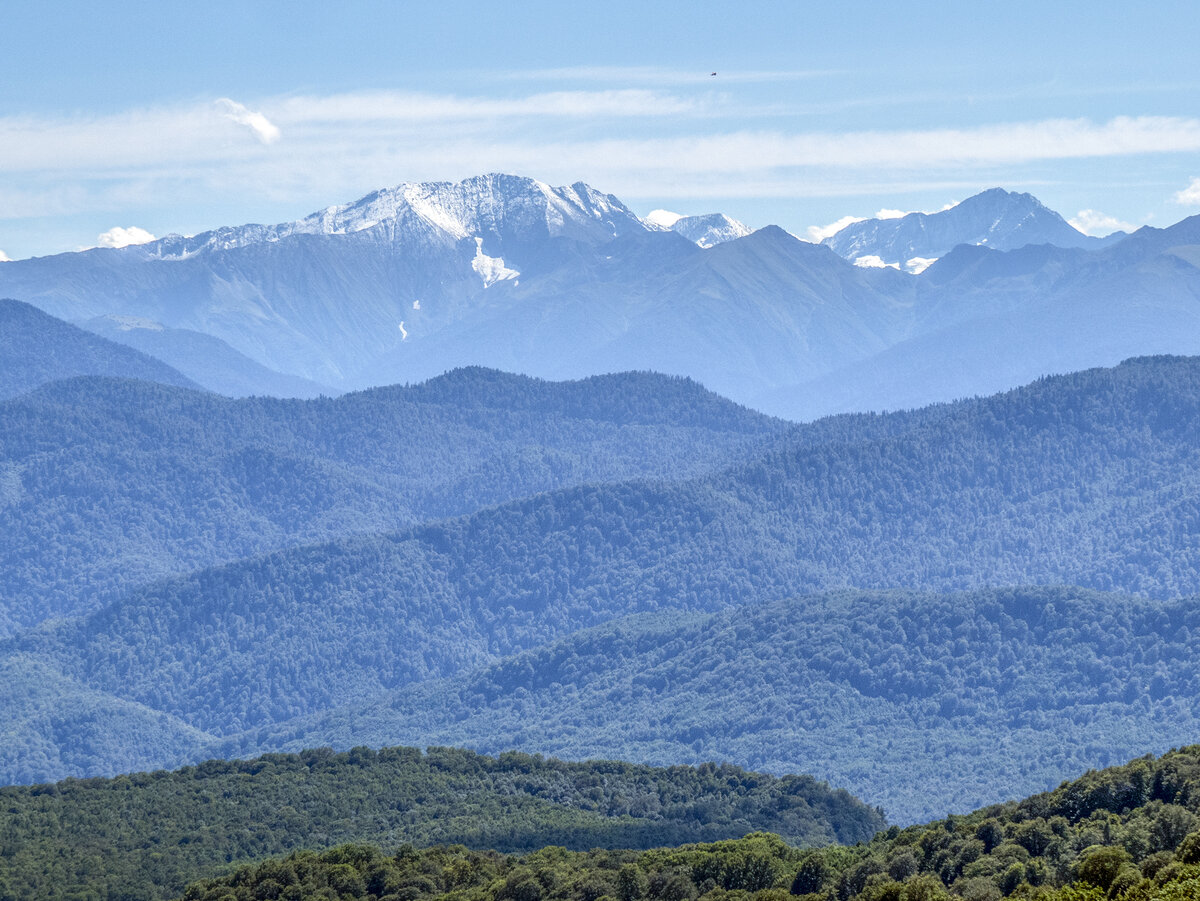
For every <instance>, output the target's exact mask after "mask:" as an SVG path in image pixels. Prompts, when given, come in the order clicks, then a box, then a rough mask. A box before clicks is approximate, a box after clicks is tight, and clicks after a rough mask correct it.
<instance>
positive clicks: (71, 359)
mask: <svg viewBox="0 0 1200 901" xmlns="http://www.w3.org/2000/svg"><path fill="white" fill-rule="evenodd" d="M0 361H3V364H2V365H0V400H6V399H8V398H11V397H16V396H17V395H19V394H24V393H25V392H26V391H31V390H33V389H34V388H36V387H38V386H39V385H44V384H46V383H47V382H52V381H56V380H58V379H65V378H70V377H71V376H79V375H97V376H114V377H119V378H130V379H145V380H147V381H150V382H162V383H163V384H166V385H177V386H180V387H185V388H198V387H199V386H198V385H197V384H196V383H195V382H193V381H191V380H190V379H188V378H187V377H186V376H184V375H183V374H182V373H180V372H178V371H176V370H174V369H172V368H171V367H170V366H168V365H167V364H166V363H163V362H161V361H160V360H157V359H155V358H154V357H150V356H147V355H146V354H144V353H141V352H140V351H137V350H134V349H133V348H131V347H126V346H125V345H123V344H117V343H116V342H114V341H109V340H108V339H107V338H101V337H100V336H99V335H93V334H92V333H91V332H86V331H84V330H83V329H81V328H78V327H76V326H74V325H71V324H70V323H67V322H63V321H62V320H61V319H56V318H55V317H53V316H51V315H50V314H48V313H43V312H42V311H41V310H39V309H38V308H37V307H33V306H30V305H29V304H27V303H22V302H21V301H19V300H6V299H3V298H0Z"/></svg>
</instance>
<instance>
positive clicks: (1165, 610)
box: [218, 588, 1200, 824]
mask: <svg viewBox="0 0 1200 901" xmlns="http://www.w3.org/2000/svg"><path fill="white" fill-rule="evenodd" d="M1197 636H1200V607H1198V605H1197V603H1196V601H1195V599H1189V600H1186V601H1169V602H1163V601H1151V600H1147V599H1145V598H1137V597H1131V596H1128V595H1112V594H1099V593H1096V592H1086V591H1080V590H1078V589H1064V588H1044V589H1003V590H995V591H980V592H970V593H955V594H948V595H929V594H913V593H907V592H889V593H845V594H835V595H829V596H817V597H804V598H798V599H794V600H790V601H785V602H772V603H767V604H757V605H750V606H747V607H739V608H735V609H732V610H728V611H725V612H722V613H718V614H707V615H690V616H688V615H682V616H681V615H671V616H667V615H663V614H657V615H642V616H635V617H630V618H626V619H621V620H618V621H617V622H615V623H611V624H608V625H605V626H600V627H597V628H595V629H591V630H587V631H585V632H582V633H579V634H576V635H572V636H570V637H569V638H565V639H563V640H562V641H560V642H556V643H554V644H551V645H548V646H545V647H541V648H538V649H535V650H532V651H528V652H526V653H524V654H519V655H515V656H513V657H509V658H506V659H504V660H502V661H499V662H497V663H493V664H488V665H485V666H483V667H480V668H478V669H476V670H475V671H473V672H470V673H467V674H465V675H463V676H458V677H454V678H450V679H445V680H440V681H436V682H432V683H424V684H420V685H415V686H412V687H410V688H407V689H403V690H401V691H397V692H394V693H392V694H390V695H388V696H386V697H384V698H382V699H380V700H376V701H373V702H371V703H368V704H363V705H355V706H352V707H349V708H344V709H338V710H334V711H331V712H328V713H324V714H320V715H317V716H314V717H310V718H306V719H302V720H299V721H295V722H289V723H283V724H280V725H278V726H273V727H268V728H264V729H261V730H257V731H255V732H253V733H251V734H249V735H245V736H240V737H238V738H236V739H233V740H230V741H228V742H226V743H224V744H223V745H221V746H219V748H218V750H219V751H220V752H221V754H222V755H225V756H228V755H233V754H239V755H241V754H248V753H255V752H256V750H258V749H265V748H272V749H275V748H283V749H295V748H305V747H319V746H322V745H326V744H328V745H333V746H335V747H350V746H352V745H354V744H358V743H364V744H372V745H381V744H386V743H389V742H397V741H398V742H417V741H424V742H433V743H437V744H454V745H466V746H469V747H472V748H476V749H478V750H483V751H489V752H494V751H498V750H502V749H506V748H514V747H519V748H524V749H527V750H532V751H539V752H544V753H548V754H554V755H557V756H565V757H568V758H579V757H586V756H589V755H600V756H603V757H614V758H620V759H623V760H640V761H648V762H654V763H662V764H667V763H699V762H702V761H705V760H736V761H739V762H742V763H743V764H744V765H747V766H752V767H754V768H755V769H764V770H767V771H770V772H776V773H784V772H809V773H814V774H816V775H818V776H819V777H820V778H822V779H825V780H827V781H829V782H830V784H833V785H838V786H844V787H845V788H847V789H849V790H850V791H852V792H854V793H855V794H856V795H857V796H859V797H861V798H864V799H865V800H867V801H868V802H869V803H872V804H877V805H880V806H882V807H883V809H884V810H885V811H886V812H887V815H888V818H889V819H890V820H891V821H892V822H898V823H902V824H904V823H912V822H918V821H921V820H925V819H929V818H932V817H937V816H944V815H945V814H946V813H949V812H955V813H963V812H966V811H969V810H971V809H973V808H975V807H979V806H982V805H984V804H987V803H990V802H993V801H995V800H996V799H999V798H1010V797H1014V796H1018V795H1021V794H1024V793H1027V792H1029V791H1031V790H1037V789H1042V788H1049V787H1050V786H1052V785H1056V784H1058V782H1059V781H1061V780H1062V778H1063V776H1064V775H1066V774H1071V773H1078V772H1081V771H1083V770H1086V769H1087V768H1088V767H1091V766H1096V765H1103V764H1106V763H1110V762H1112V761H1114V760H1124V759H1128V758H1129V757H1132V756H1134V755H1136V754H1139V753H1143V752H1145V751H1147V750H1155V751H1163V750H1166V749H1167V748H1170V747H1172V746H1175V745H1179V744H1183V743H1186V742H1187V741H1188V740H1190V739H1191V738H1192V737H1194V736H1197V735H1200V707H1198V706H1197V704H1196V700H1195V699H1196V698H1197V697H1198V696H1200V650H1198V649H1197V647H1196V638H1197Z"/></svg>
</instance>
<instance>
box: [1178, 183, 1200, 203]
mask: <svg viewBox="0 0 1200 901" xmlns="http://www.w3.org/2000/svg"><path fill="white" fill-rule="evenodd" d="M1172 199H1173V200H1174V201H1175V202H1176V203H1182V204H1184V205H1185V206H1200V178H1193V179H1192V183H1191V184H1190V185H1188V186H1187V187H1186V188H1184V189H1183V190H1182V191H1180V192H1178V193H1177V194H1176V195H1175V196H1174V198H1172Z"/></svg>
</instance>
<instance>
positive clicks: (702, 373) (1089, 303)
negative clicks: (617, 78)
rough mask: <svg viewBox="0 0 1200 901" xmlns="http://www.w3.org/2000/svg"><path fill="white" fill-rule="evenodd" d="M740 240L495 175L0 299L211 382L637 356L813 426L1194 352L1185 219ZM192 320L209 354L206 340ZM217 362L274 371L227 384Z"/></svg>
mask: <svg viewBox="0 0 1200 901" xmlns="http://www.w3.org/2000/svg"><path fill="white" fill-rule="evenodd" d="M666 222H669V223H670V224H669V226H668V225H665V224H663V223H666ZM747 231H748V230H747V229H746V228H745V227H744V226H742V225H741V224H740V223H737V222H735V221H733V220H730V219H728V217H724V216H722V215H721V214H712V215H709V216H697V217H679V218H672V217H671V216H667V217H666V218H665V219H664V218H662V217H659V218H658V220H657V222H656V221H644V220H642V219H640V218H639V217H637V216H636V215H635V214H634V213H633V212H632V211H631V210H629V208H628V207H626V206H625V205H624V204H622V203H621V201H619V200H618V199H617V198H615V197H613V196H611V195H608V194H604V193H602V192H599V191H596V190H595V189H593V188H590V187H588V186H587V185H584V184H576V185H573V186H571V187H562V188H552V187H550V186H548V185H545V184H543V183H541V182H537V181H535V180H533V179H528V178H521V177H516V176H506V175H489V176H480V177H476V178H472V179H467V180H466V181H463V182H460V183H457V184H447V183H431V184H407V185H401V186H399V187H397V188H392V189H387V190H383V191H378V192H375V193H373V194H371V195H368V196H366V197H364V198H362V199H360V200H358V201H356V202H354V203H351V204H345V205H341V206H335V207H330V208H329V209H326V210H323V211H320V212H318V213H314V214H313V215H311V216H309V217H307V218H305V219H301V220H298V221H296V222H291V223H283V224H279V225H274V226H261V225H249V226H240V227H227V228H221V229H217V230H215V231H212V232H206V233H204V234H201V235H197V236H195V237H192V238H183V237H179V236H170V237H167V238H164V239H161V240H159V241H155V242H152V243H149V244H145V245H140V246H133V247H126V248H122V249H96V250H90V251H87V252H83V253H75V254H62V255H59V256H54V257H44V258H38V259H30V260H20V261H16V262H13V263H6V264H4V265H3V266H2V267H0V295H7V296H12V297H15V298H18V299H20V300H24V301H26V302H29V303H32V304H35V305H37V306H39V307H40V308H42V309H44V310H46V311H48V312H50V313H52V314H54V315H56V316H60V317H62V318H65V319H67V320H70V321H78V322H83V323H87V322H91V323H96V322H99V323H105V322H108V323H113V322H116V323H131V322H138V323H149V324H150V325H149V326H148V328H149V329H151V330H154V329H158V328H159V327H161V329H162V332H161V333H160V334H157V335H155V336H151V335H149V334H148V333H147V326H145V325H140V326H139V327H138V328H136V329H134V328H128V329H127V330H126V331H125V332H124V340H127V341H135V340H136V341H138V342H140V343H139V344H138V346H139V347H142V348H147V349H149V348H151V343H150V341H149V339H150V338H152V337H153V340H154V342H155V346H157V347H158V348H159V352H160V353H161V354H162V356H163V359H164V360H167V361H168V362H170V363H172V364H173V365H175V366H176V367H177V368H179V369H181V370H184V371H186V372H187V373H189V375H190V376H191V377H193V378H195V379H196V380H198V381H200V382H201V383H203V384H205V385H206V387H209V388H211V389H213V390H218V391H222V392H224V393H241V392H248V393H274V392H279V393H282V392H285V391H286V392H288V393H292V394H297V395H302V394H305V393H311V392H314V391H316V392H320V391H324V390H326V389H325V388H324V386H329V388H328V390H330V391H343V390H346V389H352V388H362V387H367V386H372V385H384V384H392V383H398V382H399V383H403V382H414V381H421V380H424V379H427V378H431V377H433V376H436V375H438V374H440V373H442V372H444V371H446V370H448V369H451V368H455V367H460V366H467V365H485V366H490V367H494V368H498V369H502V370H505V371H512V372H521V373H524V374H528V375H533V376H538V377H542V378H550V379H568V378H581V377H585V376H588V375H594V374H600V373H606V372H614V371H622V370H647V369H649V370H655V371H659V372H664V373H668V374H674V375H684V376H688V377H691V378H694V379H696V380H698V381H700V382H701V383H702V384H704V385H705V386H706V387H708V388H710V389H711V390H714V391H716V392H718V393H720V394H722V395H724V396H727V397H730V398H732V399H734V400H736V401H738V402H741V403H745V404H748V405H750V406H753V407H755V408H757V409H761V410H765V411H767V412H769V413H772V414H774V415H780V416H785V417H788V418H792V419H812V418H815V417H818V416H821V415H826V414H829V413H834V412H843V411H850V410H872V409H901V408H911V407H914V406H920V405H924V404H928V403H931V402H935V401H944V400H950V399H954V398H956V397H963V396H971V395H978V394H987V393H992V392H995V391H999V390H1003V389H1006V388H1010V387H1014V386H1016V385H1018V384H1023V383H1025V382H1027V381H1030V380H1032V379H1034V378H1037V377H1038V376H1040V375H1044V374H1048V373H1054V372H1067V371H1073V370H1077V369H1081V368H1087V367H1091V366H1097V365H1113V364H1115V363H1117V362H1119V361H1120V360H1121V359H1124V358H1126V357H1129V356H1135V355H1144V354H1158V353H1195V352H1197V351H1200V323H1198V321H1197V319H1196V316H1195V310H1196V304H1195V300H1196V297H1197V296H1200V265H1198V261H1200V256H1198V252H1197V250H1196V248H1197V247H1198V246H1200V239H1198V238H1197V232H1198V231H1200V225H1198V224H1197V220H1196V218H1195V217H1193V219H1189V220H1184V221H1183V222H1181V223H1179V224H1178V225H1175V226H1172V227H1170V228H1167V229H1153V228H1150V227H1145V228H1142V229H1139V230H1138V232H1137V233H1135V234H1134V235H1132V236H1123V235H1120V234H1118V235H1114V236H1110V237H1109V238H1107V239H1104V240H1101V239H1093V238H1089V237H1087V236H1085V235H1083V234H1082V233H1080V232H1078V231H1076V230H1075V229H1073V228H1072V227H1071V226H1070V225H1069V224H1068V223H1066V222H1065V221H1064V220H1063V219H1062V218H1061V217H1060V216H1058V214H1056V213H1053V212H1052V211H1050V210H1048V209H1046V208H1045V207H1044V206H1042V205H1041V204H1040V203H1038V202H1037V201H1036V200H1035V199H1034V198H1032V197H1031V196H1029V195H1027V194H1016V193H1010V192H1006V191H1002V190H999V189H995V190H990V191H985V192H984V193H982V194H980V195H977V196H975V197H972V198H969V199H968V200H966V201H963V202H962V203H960V204H959V205H957V206H956V207H954V208H953V209H949V210H946V211H943V212H940V213H934V214H928V215H926V214H911V215H910V216H906V217H903V218H901V219H893V220H871V221H867V222H859V223H854V224H851V225H849V226H847V227H846V228H845V229H843V230H842V231H841V232H839V233H838V234H836V235H834V236H832V237H831V238H829V239H828V240H827V246H813V245H811V244H807V243H805V242H803V241H800V240H798V239H796V238H793V237H792V236H790V235H788V234H787V233H786V232H784V231H783V230H781V229H778V228H775V227H771V226H769V227H767V228H764V229H759V230H758V231H756V232H753V233H746V232H747ZM835 251H836V252H835ZM839 254H842V255H844V256H848V257H849V259H845V258H843V256H839ZM868 258H870V260H873V261H876V262H878V263H880V264H890V263H894V264H896V265H901V266H907V265H908V263H909V262H910V261H911V260H915V259H918V258H920V260H921V265H922V266H925V265H926V264H930V262H931V261H932V260H933V259H935V258H936V259H937V262H936V263H932V264H931V265H928V268H925V269H923V271H922V272H921V273H920V274H919V275H914V274H911V273H909V272H904V271H897V270H896V269H893V268H891V267H890V265H884V266H883V268H870V267H864V266H859V265H855V262H854V261H858V262H863V261H864V260H867V259H868ZM909 268H912V267H909ZM106 317H107V318H106ZM112 317H117V318H116V319H115V320H114V319H113V318H112ZM104 328H106V329H107V331H104V333H105V334H107V335H109V336H112V337H119V336H118V335H117V334H115V333H114V329H113V327H112V326H111V325H109V326H104ZM116 328H117V329H118V330H120V329H126V326H125V325H119V324H118V325H117V326H116ZM191 332H199V333H203V334H206V335H209V336H210V337H212V338H215V339H219V341H221V342H223V343H224V344H223V345H217V344H215V343H213V344H212V347H211V349H210V350H204V349H203V348H201V347H200V346H199V343H198V341H197V340H196V338H195V337H188V338H187V340H185V336H186V335H187V333H191ZM189 341H190V343H188V342H189ZM225 345H228V347H225ZM205 354H211V355H212V356H211V361H210V362H205V361H204V359H203V358H204V355H205ZM218 354H223V355H224V357H222V359H224V358H227V357H230V355H231V354H240V355H242V356H244V357H247V358H249V360H250V361H253V363H255V364H258V366H261V367H266V368H267V369H268V370H270V371H271V374H272V375H271V377H270V378H267V377H266V375H265V374H264V373H262V372H261V371H260V372H257V374H256V375H254V376H251V375H250V374H246V375H244V376H242V377H240V378H239V379H235V380H232V381H231V380H228V379H226V380H225V381H221V380H220V379H217V378H215V377H214V376H213V374H214V373H215V372H219V371H220V370H221V369H223V368H225V367H224V365H223V364H218V363H216V362H215V361H216V360H217V358H218V357H217V355H218ZM189 361H190V362H189ZM241 369H242V370H247V365H246V364H245V363H243V364H241ZM279 374H286V375H288V376H291V377H293V381H292V382H291V383H286V384H285V383H284V382H282V381H281V378H280V375H279ZM296 378H299V379H307V380H308V381H307V382H296V381H295V380H294V379H296Z"/></svg>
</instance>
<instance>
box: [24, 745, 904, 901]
mask: <svg viewBox="0 0 1200 901" xmlns="http://www.w3.org/2000/svg"><path fill="white" fill-rule="evenodd" d="M883 822H884V821H883V818H882V816H881V815H880V814H879V812H878V811H876V810H873V809H871V808H869V807H866V806H865V805H863V804H862V803H861V802H859V801H858V800H856V799H855V798H853V797H852V796H851V795H849V794H847V793H846V792H844V791H834V790H831V789H830V788H829V787H828V786H826V785H823V784H821V783H818V782H816V781H815V780H813V779H811V778H809V777H806V776H788V777H785V778H776V777H773V776H767V775H763V774H761V773H750V772H746V771H745V770H741V769H739V768H737V767H734V766H728V765H723V766H713V765H711V764H710V765H708V766H704V767H699V768H691V767H683V766H675V767H671V768H669V769H662V768H655V767H647V766H637V765H633V764H628V763H620V762H594V763H564V762H561V761H558V760H545V759H542V758H540V757H531V756H529V755H525V754H504V755H501V756H500V757H498V758H490V757H481V756H479V755H477V754H474V753H472V752H470V751H461V750H456V749H453V748H435V749H430V750H429V751H428V752H427V753H425V754H422V753H421V751H419V750H417V749H415V748H387V749H384V750H381V751H378V752H375V751H372V750H370V749H367V748H356V749H354V750H353V751H351V752H349V753H345V754H334V753H333V752H331V751H329V750H328V749H326V750H316V751H305V752H304V753H302V754H299V755H284V754H275V755H269V756H267V757H262V758H259V759H255V760H248V761H235V762H223V761H217V760H212V761H208V762H206V763H203V764H201V765H199V766H194V767H185V768H184V769H182V770H177V771H175V772H161V771H160V772H154V773H137V774H134V775H130V776H121V777H118V778H116V779H89V780H82V781H81V780H67V781H65V782H60V783H57V784H50V785H38V786H33V787H29V788H15V787H10V788H3V789H0V898H3V899H6V901H7V899H9V898H20V899H34V898H61V899H67V898H113V897H120V898H147V899H150V898H166V897H170V896H172V895H175V894H178V893H179V892H180V891H182V890H183V887H184V885H185V883H187V882H188V881H191V880H194V879H198V878H202V877H204V876H207V875H213V874H217V873H220V872H222V871H224V870H226V869H228V865H229V864H230V862H237V861H247V860H255V859H261V858H263V857H267V856H270V855H273V854H281V853H285V852H287V851H291V850H295V849H323V848H329V847H331V846H333V845H336V844H338V843H341V842H347V841H359V842H361V841H368V842H377V843H386V844H396V843H400V842H413V843H416V844H420V845H429V844H434V843H464V844H467V845H470V846H471V847H473V848H481V849H497V850H500V851H529V850H533V849H536V848H539V847H541V846H543V845H546V844H555V845H564V846H567V847H570V848H573V849H576V850H583V849H589V848H594V847H634V848H649V847H655V846H658V845H666V844H677V843H680V842H689V841H709V840H713V839H719V838H728V837H738V836H741V835H744V834H745V833H746V832H748V831H753V830H755V829H770V830H772V831H775V832H779V833H781V834H783V835H785V836H787V838H788V840H789V841H791V842H794V843H797V844H800V845H806V846H816V845H826V844H830V843H833V842H856V841H862V840H865V839H867V838H869V837H870V836H871V835H872V834H873V833H874V832H875V831H876V830H877V829H879V828H880V827H881V826H882V825H883Z"/></svg>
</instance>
